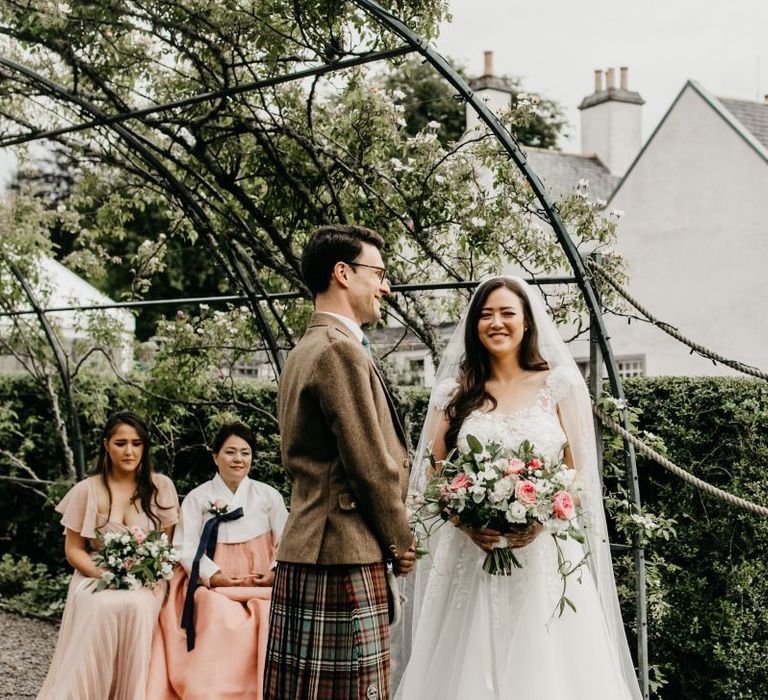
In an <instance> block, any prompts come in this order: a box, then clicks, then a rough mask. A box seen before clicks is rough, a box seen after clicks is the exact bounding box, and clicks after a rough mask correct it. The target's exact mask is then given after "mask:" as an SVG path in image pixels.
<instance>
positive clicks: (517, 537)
mask: <svg viewBox="0 0 768 700" xmlns="http://www.w3.org/2000/svg"><path fill="white" fill-rule="evenodd" d="M543 529H544V526H543V525H542V524H541V523H534V524H533V525H531V526H530V527H529V528H528V529H527V530H525V531H523V532H509V533H507V542H509V546H510V547H512V548H516V547H525V545H527V544H530V543H531V542H533V541H534V540H535V539H536V538H537V537H538V536H539V533H540V532H541V531H542V530H543Z"/></svg>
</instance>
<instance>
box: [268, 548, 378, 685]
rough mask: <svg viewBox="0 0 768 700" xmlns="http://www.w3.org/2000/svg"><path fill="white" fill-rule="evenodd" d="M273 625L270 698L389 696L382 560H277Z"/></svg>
mask: <svg viewBox="0 0 768 700" xmlns="http://www.w3.org/2000/svg"><path fill="white" fill-rule="evenodd" d="M269 625H270V630H269V642H268V646H267V666H266V670H265V674H264V698H265V700H300V699H301V700H325V699H328V700H386V698H388V697H389V665H390V650H389V618H388V612H387V588H386V580H385V575H384V564H383V563H375V564H363V565H354V566H352V565H347V566H308V565H303V564H289V563H284V562H281V563H279V564H278V566H277V573H276V575H275V583H274V587H273V589H272V602H271V607H270V620H269Z"/></svg>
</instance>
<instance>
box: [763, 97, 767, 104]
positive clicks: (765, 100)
mask: <svg viewBox="0 0 768 700" xmlns="http://www.w3.org/2000/svg"><path fill="white" fill-rule="evenodd" d="M763 102H765V104H767V105H768V95H763Z"/></svg>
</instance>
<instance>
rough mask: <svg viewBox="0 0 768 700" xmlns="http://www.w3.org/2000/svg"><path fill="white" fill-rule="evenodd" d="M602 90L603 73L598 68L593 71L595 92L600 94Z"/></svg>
mask: <svg viewBox="0 0 768 700" xmlns="http://www.w3.org/2000/svg"><path fill="white" fill-rule="evenodd" d="M602 90H603V71H601V70H600V69H599V68H598V69H597V70H596V71H595V92H602Z"/></svg>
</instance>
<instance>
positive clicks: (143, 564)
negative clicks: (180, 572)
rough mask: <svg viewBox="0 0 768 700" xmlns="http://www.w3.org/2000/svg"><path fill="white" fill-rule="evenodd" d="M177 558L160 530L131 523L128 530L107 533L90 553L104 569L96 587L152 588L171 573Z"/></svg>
mask: <svg viewBox="0 0 768 700" xmlns="http://www.w3.org/2000/svg"><path fill="white" fill-rule="evenodd" d="M178 560H179V553H178V552H177V551H176V550H175V549H174V548H173V547H172V546H171V543H170V542H169V541H168V536H167V535H166V534H165V533H164V532H162V531H160V530H150V531H149V532H144V530H142V529H141V528H140V527H136V526H134V527H132V528H130V529H129V530H128V532H107V533H105V534H104V535H103V537H102V547H101V549H100V550H99V551H98V552H97V553H96V555H95V556H94V562H95V563H96V566H101V567H103V568H104V569H105V571H104V572H103V573H102V574H101V578H100V579H99V580H98V582H97V583H96V590H97V591H103V590H104V589H106V588H111V589H114V590H130V591H136V590H138V589H140V588H142V587H146V588H154V587H156V586H157V584H158V583H159V582H160V581H164V580H168V579H170V578H171V577H172V576H173V565H174V564H175V563H176V562H177V561H178Z"/></svg>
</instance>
